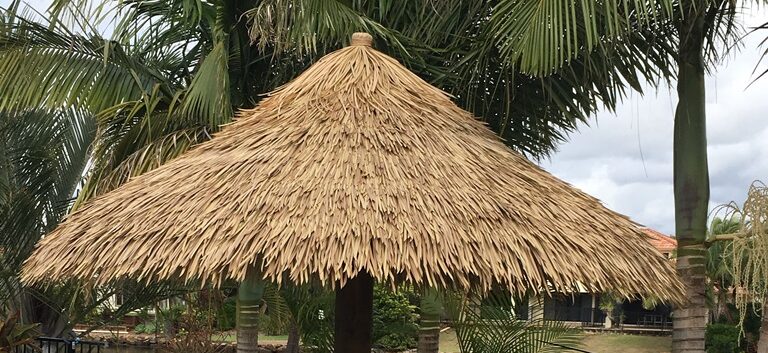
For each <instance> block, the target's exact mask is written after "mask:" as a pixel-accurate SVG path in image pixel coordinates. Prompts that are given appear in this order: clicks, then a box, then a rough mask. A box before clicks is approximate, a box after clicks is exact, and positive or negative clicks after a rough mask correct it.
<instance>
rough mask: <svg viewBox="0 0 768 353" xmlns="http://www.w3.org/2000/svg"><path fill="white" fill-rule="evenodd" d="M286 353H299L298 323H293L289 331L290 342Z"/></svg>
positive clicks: (286, 346)
mask: <svg viewBox="0 0 768 353" xmlns="http://www.w3.org/2000/svg"><path fill="white" fill-rule="evenodd" d="M285 353H299V326H298V325H297V324H296V321H291V327H290V328H289V330H288V342H287V343H286V344H285Z"/></svg>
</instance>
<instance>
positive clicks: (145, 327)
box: [133, 321, 157, 334]
mask: <svg viewBox="0 0 768 353" xmlns="http://www.w3.org/2000/svg"><path fill="white" fill-rule="evenodd" d="M156 331H157V326H156V325H155V323H154V322H152V321H145V322H142V323H140V324H138V325H136V327H134V328H133V332H134V333H146V334H152V333H155V332H156Z"/></svg>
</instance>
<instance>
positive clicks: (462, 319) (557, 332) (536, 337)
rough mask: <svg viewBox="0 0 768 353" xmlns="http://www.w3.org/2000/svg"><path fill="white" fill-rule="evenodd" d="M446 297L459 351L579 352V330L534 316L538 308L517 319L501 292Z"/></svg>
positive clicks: (487, 352)
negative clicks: (481, 295) (480, 296)
mask: <svg viewBox="0 0 768 353" xmlns="http://www.w3.org/2000/svg"><path fill="white" fill-rule="evenodd" d="M446 300H447V302H446V304H447V305H446V308H447V309H448V311H449V312H448V315H449V316H450V317H451V320H452V321H453V327H454V328H455V330H456V336H457V339H458V341H459V348H460V350H461V352H462V353H501V352H509V353H534V352H559V351H568V352H572V351H579V350H578V348H577V347H578V346H580V342H581V330H579V329H575V328H573V327H569V326H567V325H566V324H564V323H562V322H559V321H548V320H544V319H543V315H537V314H538V313H540V311H541V310H543V308H541V307H536V306H533V307H530V308H529V310H533V311H534V313H533V315H531V317H532V318H533V319H531V320H521V319H519V318H518V317H517V315H516V313H515V310H514V306H510V305H509V303H510V300H509V298H507V297H505V296H503V295H499V294H492V295H490V296H489V297H486V298H478V297H476V296H460V297H459V296H454V297H453V298H450V297H447V298H446ZM522 305H528V304H527V303H522Z"/></svg>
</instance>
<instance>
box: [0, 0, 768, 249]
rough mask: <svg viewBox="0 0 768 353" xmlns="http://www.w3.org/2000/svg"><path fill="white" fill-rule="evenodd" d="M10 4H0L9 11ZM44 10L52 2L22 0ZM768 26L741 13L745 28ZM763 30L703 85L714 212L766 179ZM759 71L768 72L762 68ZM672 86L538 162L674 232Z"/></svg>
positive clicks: (604, 116)
mask: <svg viewBox="0 0 768 353" xmlns="http://www.w3.org/2000/svg"><path fill="white" fill-rule="evenodd" d="M9 3H10V0H0V5H2V6H3V7H5V6H7V5H8V4H9ZM28 3H29V4H31V5H32V6H33V7H35V8H36V9H37V10H38V11H39V12H44V11H45V9H46V8H47V6H48V4H50V0H32V1H28ZM766 21H768V16H766V14H765V12H764V11H763V12H755V13H750V14H748V15H747V16H746V19H745V23H746V24H747V25H748V26H754V25H758V24H760V23H763V22H766ZM765 36H768V31H764V33H758V34H757V35H754V36H750V37H748V38H747V40H746V41H745V45H744V48H743V49H742V50H741V51H740V52H739V53H738V54H736V55H734V56H732V57H730V58H729V60H728V62H727V63H725V64H723V65H721V67H719V68H718V71H717V73H716V74H714V75H712V76H711V77H709V78H708V80H707V114H708V119H707V121H708V139H709V141H708V142H709V169H710V179H711V202H710V206H711V207H713V206H715V205H718V204H722V203H727V202H730V201H737V202H742V201H743V200H744V197H745V195H746V190H747V188H748V187H749V185H750V184H751V183H752V181H754V180H756V179H760V180H764V181H766V182H768V121H767V120H766V117H765V115H766V113H767V112H768V77H766V78H764V79H763V80H760V81H757V83H755V84H753V85H752V86H751V87H749V88H747V86H748V84H749V83H750V82H752V79H753V77H754V76H753V75H752V70H753V69H754V67H755V64H756V63H757V62H758V60H759V58H760V50H759V48H758V45H759V43H760V41H761V40H762V37H765ZM763 67H768V65H764V66H763ZM676 102H677V97H676V94H675V92H674V89H671V90H670V89H668V88H663V89H661V90H659V91H658V92H656V91H654V90H650V89H649V90H648V92H646V94H645V96H639V95H637V94H635V95H633V96H631V97H629V99H627V100H626V101H625V102H624V104H622V105H621V106H620V107H619V108H618V110H617V112H616V114H615V115H614V114H611V113H607V112H604V113H599V114H597V116H596V118H595V119H592V120H591V121H590V122H589V124H588V126H587V125H582V126H580V128H579V132H578V133H576V134H573V135H572V136H570V141H569V142H568V143H566V144H563V145H562V146H560V150H559V152H558V153H556V154H555V155H554V156H553V157H552V158H551V159H549V160H545V161H542V162H541V165H542V167H544V168H546V169H547V170H549V171H550V172H552V173H553V174H555V175H556V176H558V177H560V178H562V179H564V180H566V181H568V182H570V183H571V184H573V185H575V186H577V187H579V188H581V189H583V190H584V191H586V192H588V193H590V194H592V195H594V196H596V197H597V198H599V199H601V200H602V201H603V202H604V203H605V204H606V205H607V206H608V207H610V208H612V209H614V210H616V211H618V212H621V213H623V214H626V215H628V216H629V217H631V218H632V219H634V220H635V221H637V222H639V223H642V224H645V225H647V226H649V227H652V228H655V229H657V230H660V231H662V232H666V233H668V234H672V233H673V232H674V200H673V194H672V128H673V112H674V106H675V104H676Z"/></svg>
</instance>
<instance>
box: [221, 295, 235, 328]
mask: <svg viewBox="0 0 768 353" xmlns="http://www.w3.org/2000/svg"><path fill="white" fill-rule="evenodd" d="M236 325H237V298H236V297H229V298H226V299H225V300H224V303H223V304H222V306H221V308H220V309H219V310H218V312H217V313H216V326H217V328H218V329H219V331H229V330H232V329H234V328H235V326H236Z"/></svg>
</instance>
